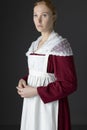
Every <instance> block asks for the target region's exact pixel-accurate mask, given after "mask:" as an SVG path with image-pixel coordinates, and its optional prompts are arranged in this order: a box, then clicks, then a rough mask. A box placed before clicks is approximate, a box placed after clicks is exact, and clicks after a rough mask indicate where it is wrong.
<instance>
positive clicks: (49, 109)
mask: <svg viewBox="0 0 87 130" xmlns="http://www.w3.org/2000/svg"><path fill="white" fill-rule="evenodd" d="M47 63H48V55H46V56H39V55H29V56H28V64H29V77H28V84H29V85H30V86H33V87H38V86H46V85H47V84H48V83H50V82H53V81H55V77H54V74H50V73H47ZM21 130H58V101H54V102H51V103H47V104H44V103H43V101H42V100H41V98H40V97H39V96H35V97H32V98H24V101H23V110H22V120H21Z"/></svg>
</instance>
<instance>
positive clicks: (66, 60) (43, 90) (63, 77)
mask: <svg viewBox="0 0 87 130" xmlns="http://www.w3.org/2000/svg"><path fill="white" fill-rule="evenodd" d="M52 62H53V67H54V74H55V77H56V81H55V82H53V83H49V84H48V85H47V86H40V87H38V88H37V91H38V94H39V96H40V97H41V99H42V100H43V102H44V103H48V102H52V101H55V100H59V99H61V98H64V97H66V96H68V95H69V94H71V93H73V92H74V91H75V90H76V89H77V78H76V72H75V65H74V61H73V56H52Z"/></svg>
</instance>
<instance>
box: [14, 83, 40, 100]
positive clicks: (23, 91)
mask: <svg viewBox="0 0 87 130" xmlns="http://www.w3.org/2000/svg"><path fill="white" fill-rule="evenodd" d="M16 88H17V90H18V91H17V92H18V94H19V95H20V96H21V97H22V98H31V97H33V96H36V95H38V93H37V88H35V87H30V86H28V85H25V86H24V87H19V86H18V87H16Z"/></svg>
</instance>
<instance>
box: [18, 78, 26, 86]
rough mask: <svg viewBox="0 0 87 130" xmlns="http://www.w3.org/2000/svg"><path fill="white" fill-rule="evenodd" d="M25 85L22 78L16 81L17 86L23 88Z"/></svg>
mask: <svg viewBox="0 0 87 130" xmlns="http://www.w3.org/2000/svg"><path fill="white" fill-rule="evenodd" d="M25 86H26V81H25V80H24V79H20V80H19V82H18V87H19V88H25Z"/></svg>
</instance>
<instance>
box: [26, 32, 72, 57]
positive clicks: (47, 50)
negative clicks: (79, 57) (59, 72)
mask: <svg viewBox="0 0 87 130" xmlns="http://www.w3.org/2000/svg"><path fill="white" fill-rule="evenodd" d="M41 37H42V36H40V37H39V38H38V39H37V40H36V41H34V42H33V43H32V44H31V46H30V48H29V50H28V52H27V53H26V55H27V56H28V55H29V54H30V53H37V54H48V55H49V54H50V55H57V56H70V55H73V52H72V49H71V47H70V43H69V42H68V40H67V39H66V38H62V36H59V35H58V34H57V33H55V32H54V31H53V32H52V33H51V34H50V36H49V38H48V40H47V41H46V42H45V43H44V44H43V45H42V47H41V48H40V49H38V50H37V46H38V43H39V41H40V39H41Z"/></svg>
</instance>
